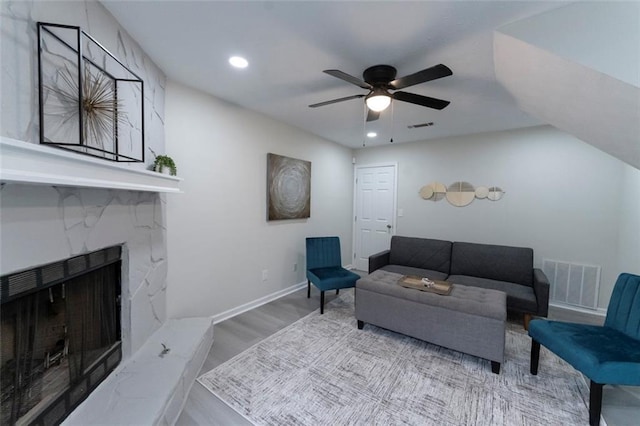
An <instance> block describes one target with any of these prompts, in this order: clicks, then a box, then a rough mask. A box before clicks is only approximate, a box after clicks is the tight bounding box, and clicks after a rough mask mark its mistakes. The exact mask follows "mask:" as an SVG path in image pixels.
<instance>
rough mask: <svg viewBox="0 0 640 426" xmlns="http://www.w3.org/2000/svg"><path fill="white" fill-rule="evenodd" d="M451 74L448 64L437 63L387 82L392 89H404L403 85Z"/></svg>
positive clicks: (411, 84) (407, 85)
mask: <svg viewBox="0 0 640 426" xmlns="http://www.w3.org/2000/svg"><path fill="white" fill-rule="evenodd" d="M450 75H453V71H451V70H450V69H449V67H448V66H446V65H442V64H438V65H435V66H433V67H431V68H426V69H424V70H422V71H418V72H416V73H414V74H409V75H406V76H404V77H401V78H397V79H395V80H393V81H392V82H390V83H389V86H390V87H391V88H392V89H395V90H398V89H404V88H405V87H409V86H413V85H416V84H420V83H424V82H427V81H431V80H436V79H438V78H442V77H447V76H450Z"/></svg>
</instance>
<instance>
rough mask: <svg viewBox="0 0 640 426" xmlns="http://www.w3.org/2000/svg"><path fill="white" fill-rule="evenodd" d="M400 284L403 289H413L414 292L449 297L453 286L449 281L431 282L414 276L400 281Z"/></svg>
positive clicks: (408, 276)
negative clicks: (426, 292) (418, 291)
mask: <svg viewBox="0 0 640 426" xmlns="http://www.w3.org/2000/svg"><path fill="white" fill-rule="evenodd" d="M398 284H400V285H401V286H402V287H407V288H412V289H414V290H420V291H428V292H430V293H436V294H440V295H442V296H448V295H449V293H451V288H452V287H453V285H452V284H451V283H449V282H447V281H438V280H433V281H432V280H429V279H426V278H425V279H424V280H423V278H422V277H417V276H414V275H407V276H405V277H403V278H401V279H400V280H398Z"/></svg>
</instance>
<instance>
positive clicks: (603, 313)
mask: <svg viewBox="0 0 640 426" xmlns="http://www.w3.org/2000/svg"><path fill="white" fill-rule="evenodd" d="M549 306H553V307H554V308H560V309H566V310H568V311H575V312H581V313H583V314H591V315H598V316H601V317H606V316H607V310H606V309H604V308H597V309H586V308H581V307H579V306H573V305H565V304H563V303H558V302H550V303H549Z"/></svg>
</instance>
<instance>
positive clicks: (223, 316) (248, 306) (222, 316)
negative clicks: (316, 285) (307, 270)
mask: <svg viewBox="0 0 640 426" xmlns="http://www.w3.org/2000/svg"><path fill="white" fill-rule="evenodd" d="M306 286H307V282H306V281H303V282H301V283H298V284H294V285H292V286H291V287H287V288H285V289H282V290H278V291H276V292H275V293H271V294H267V295H266V296H263V297H261V298H259V299H256V300H254V301H251V302H249V303H245V304H244V305H240V306H237V307H235V308H232V309H229V310H227V311H224V312H221V313H219V314H217V315H214V316H213V323H214V324H217V323H219V322H222V321H224V320H228V319H229V318H233V317H235V316H236V315H240V314H242V313H245V312H247V311H250V310H252V309H254V308H257V307H258V306H262V305H264V304H267V303H269V302H272V301H274V300H276V299H279V298H281V297H283V296H286V295H287V294H291V293H293V292H295V291H298V290H301V289H303V288H305V287H306Z"/></svg>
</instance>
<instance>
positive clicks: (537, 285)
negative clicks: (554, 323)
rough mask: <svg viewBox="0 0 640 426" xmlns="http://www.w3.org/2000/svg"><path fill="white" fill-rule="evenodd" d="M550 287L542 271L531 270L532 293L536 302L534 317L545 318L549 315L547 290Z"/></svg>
mask: <svg viewBox="0 0 640 426" xmlns="http://www.w3.org/2000/svg"><path fill="white" fill-rule="evenodd" d="M550 287H551V285H550V284H549V280H548V279H547V276H546V275H545V274H544V272H542V269H538V268H533V292H534V293H535V295H536V300H537V301H538V312H536V315H540V316H542V317H546V316H547V315H548V314H549V289H550Z"/></svg>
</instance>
